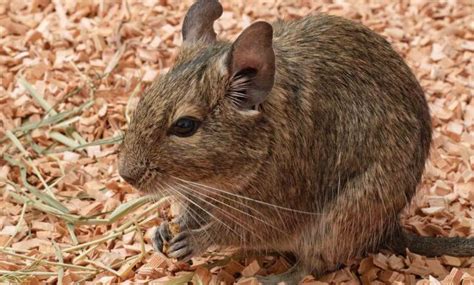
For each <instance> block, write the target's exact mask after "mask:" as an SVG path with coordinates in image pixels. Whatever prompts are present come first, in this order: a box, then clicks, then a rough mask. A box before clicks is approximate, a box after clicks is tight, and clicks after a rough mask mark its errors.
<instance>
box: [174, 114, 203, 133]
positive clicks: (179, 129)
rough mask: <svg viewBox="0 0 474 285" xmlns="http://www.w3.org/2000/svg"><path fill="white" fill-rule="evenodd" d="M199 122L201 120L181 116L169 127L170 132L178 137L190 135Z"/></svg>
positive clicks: (195, 129)
mask: <svg viewBox="0 0 474 285" xmlns="http://www.w3.org/2000/svg"><path fill="white" fill-rule="evenodd" d="M200 124H201V122H200V121H198V120H197V119H196V118H192V117H182V118H179V119H178V120H177V121H176V122H175V123H174V125H173V126H172V127H171V133H172V134H173V135H175V136H178V137H190V136H192V135H194V133H195V132H196V131H197V129H198V128H199V125H200Z"/></svg>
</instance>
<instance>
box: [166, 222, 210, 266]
mask: <svg viewBox="0 0 474 285" xmlns="http://www.w3.org/2000/svg"><path fill="white" fill-rule="evenodd" d="M196 232H197V230H191V231H183V232H181V233H179V234H177V235H176V236H175V237H174V238H173V239H172V240H171V241H170V247H169V249H168V256H169V257H171V258H176V259H177V260H179V261H189V260H190V259H191V258H192V257H194V256H197V255H200V254H201V253H202V252H203V247H204V246H203V243H202V242H200V241H199V240H200V239H199V238H198V235H197V234H196Z"/></svg>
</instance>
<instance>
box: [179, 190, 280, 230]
mask: <svg viewBox="0 0 474 285" xmlns="http://www.w3.org/2000/svg"><path fill="white" fill-rule="evenodd" d="M177 184H178V185H180V186H182V187H185V188H186V189H188V190H191V191H193V192H194V193H196V194H198V195H202V196H204V197H207V198H209V199H212V200H213V201H215V202H217V203H219V204H221V205H224V206H226V207H229V208H231V209H233V210H235V211H237V212H239V213H241V214H244V215H246V216H248V217H250V218H253V219H255V220H257V221H259V222H262V223H264V224H265V225H267V226H269V227H271V228H273V229H275V230H277V231H279V232H281V233H283V234H287V233H286V232H284V231H282V230H281V229H279V228H277V227H275V226H274V225H272V224H270V223H268V222H267V221H265V220H262V219H260V218H258V217H256V216H255V215H252V214H250V213H247V212H245V211H242V210H241V209H238V208H236V207H234V206H232V205H229V204H226V203H224V202H222V201H220V200H218V199H216V198H214V197H211V196H209V195H206V194H204V193H201V192H199V191H196V189H192V188H190V187H187V186H186V185H183V184H181V183H177ZM246 206H247V205H246ZM249 208H250V207H249ZM250 209H251V210H254V209H253V208H250Z"/></svg>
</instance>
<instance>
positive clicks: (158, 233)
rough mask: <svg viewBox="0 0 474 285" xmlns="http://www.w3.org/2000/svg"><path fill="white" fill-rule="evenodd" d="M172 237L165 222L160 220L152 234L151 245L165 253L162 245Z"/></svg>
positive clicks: (167, 242)
mask: <svg viewBox="0 0 474 285" xmlns="http://www.w3.org/2000/svg"><path fill="white" fill-rule="evenodd" d="M171 239H172V236H171V232H170V229H169V226H168V223H167V222H162V223H161V224H160V225H159V226H158V227H157V228H156V230H155V233H154V234H153V247H154V248H155V250H156V251H159V252H161V253H163V254H166V252H165V251H166V250H164V248H163V247H164V245H165V244H169V242H170V240H171Z"/></svg>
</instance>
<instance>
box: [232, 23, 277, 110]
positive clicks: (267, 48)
mask: <svg viewBox="0 0 474 285" xmlns="http://www.w3.org/2000/svg"><path fill="white" fill-rule="evenodd" d="M272 40H273V28H272V26H271V25H270V24H269V23H267V22H256V23H254V24H252V25H250V26H249V27H248V28H246V29H245V30H244V31H243V32H242V34H240V36H239V37H238V38H237V39H236V40H235V42H234V43H233V44H232V48H231V52H230V54H229V58H228V69H229V74H230V75H231V82H230V85H229V89H228V90H227V94H228V96H229V97H230V99H231V100H232V101H233V102H234V103H236V104H238V106H239V107H241V108H246V109H248V108H252V107H253V106H255V105H258V104H260V103H262V102H263V101H265V99H266V98H267V96H268V94H269V93H270V91H271V90H272V88H273V82H274V79H275V53H274V51H273V46H272Z"/></svg>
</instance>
